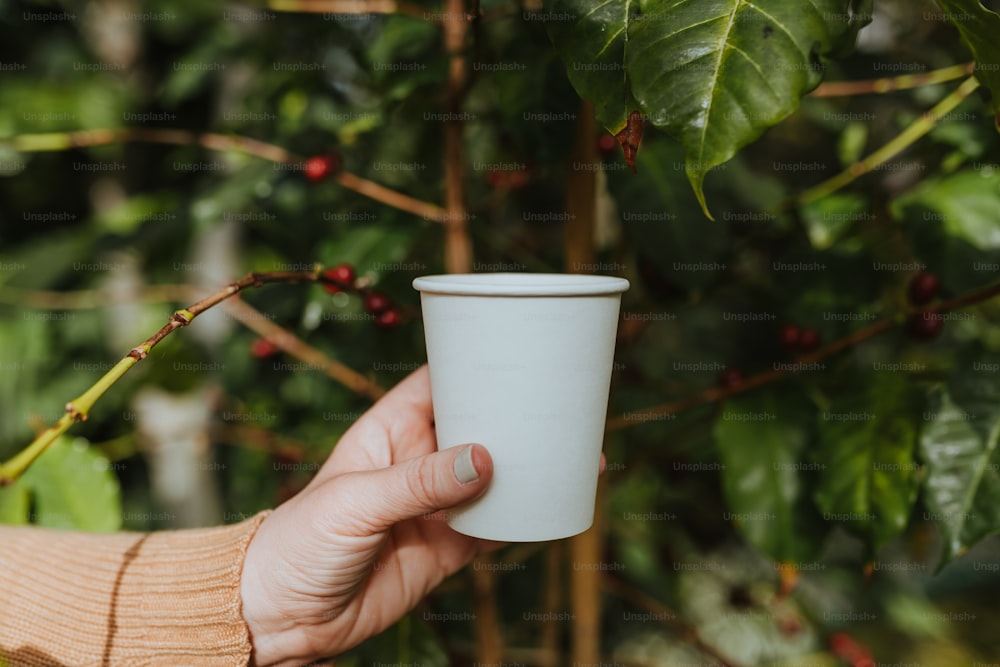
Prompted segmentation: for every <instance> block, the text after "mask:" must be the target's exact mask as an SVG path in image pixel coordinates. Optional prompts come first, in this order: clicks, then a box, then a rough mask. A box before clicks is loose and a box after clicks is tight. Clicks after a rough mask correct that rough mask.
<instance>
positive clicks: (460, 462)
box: [455, 445, 479, 484]
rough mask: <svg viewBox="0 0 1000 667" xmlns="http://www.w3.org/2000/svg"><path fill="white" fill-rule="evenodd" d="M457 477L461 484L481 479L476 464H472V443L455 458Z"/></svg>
mask: <svg viewBox="0 0 1000 667" xmlns="http://www.w3.org/2000/svg"><path fill="white" fill-rule="evenodd" d="M455 477H457V478H458V481H459V483H461V484H468V483H469V482H475V481H476V480H477V479H479V473H478V472H477V471H476V466H474V465H473V464H472V445H469V446H468V447H466V448H465V451H464V452H462V453H461V454H459V455H458V458H456V459H455Z"/></svg>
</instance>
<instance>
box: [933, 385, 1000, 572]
mask: <svg viewBox="0 0 1000 667" xmlns="http://www.w3.org/2000/svg"><path fill="white" fill-rule="evenodd" d="M988 382H989V383H990V384H992V385H993V392H992V394H993V398H994V400H996V399H997V397H998V396H1000V391H997V389H998V388H1000V385H998V383H997V376H996V375H995V374H990V379H989V380H988ZM984 398H985V397H984ZM996 405H997V404H996V403H993V404H992V405H986V404H985V403H984V404H983V405H982V407H985V408H987V409H988V411H989V412H988V413H987V414H978V413H972V412H968V411H967V410H966V409H965V408H962V407H959V406H958V405H956V404H955V403H954V402H953V401H952V399H951V396H950V394H949V393H948V391H947V389H943V388H942V389H941V390H939V391H938V392H936V393H935V395H934V396H933V397H932V403H931V406H930V409H929V411H928V413H927V415H928V418H929V419H930V420H931V421H930V423H929V424H928V425H927V427H926V428H924V431H923V433H922V434H921V437H920V453H921V455H922V457H923V459H924V461H925V462H926V464H927V468H928V471H927V479H926V481H925V483H924V502H925V503H926V505H927V509H928V510H929V516H930V517H931V518H932V519H933V520H934V521H935V522H937V524H938V525H939V526H940V527H941V532H942V533H943V534H944V541H945V556H946V557H948V558H950V557H952V556H956V555H958V554H960V553H962V552H963V551H965V550H966V549H967V548H968V547H970V546H972V545H973V544H975V543H976V542H978V541H979V540H980V539H982V538H983V537H986V536H987V535H990V534H993V533H996V532H997V531H998V530H1000V454H998V452H1000V449H998V448H997V441H998V438H1000V419H998V417H1000V414H998V413H997V409H996V407H995V406H996Z"/></svg>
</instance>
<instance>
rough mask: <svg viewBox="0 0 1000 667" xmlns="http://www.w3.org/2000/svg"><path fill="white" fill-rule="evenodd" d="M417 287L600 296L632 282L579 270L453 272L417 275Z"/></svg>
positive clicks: (451, 291)
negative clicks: (553, 271)
mask: <svg viewBox="0 0 1000 667" xmlns="http://www.w3.org/2000/svg"><path fill="white" fill-rule="evenodd" d="M413 288H414V289H415V290H417V291H419V292H429V293H432V294H456V295H465V296H599V295H603V294H621V293H622V292H624V291H625V290H627V289H628V288H629V282H628V280H626V279H625V278H618V277H616V276H594V275H583V274H575V273H520V272H508V273H449V274H444V275H433V276H421V277H419V278H416V279H414V281H413Z"/></svg>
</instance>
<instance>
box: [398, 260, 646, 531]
mask: <svg viewBox="0 0 1000 667" xmlns="http://www.w3.org/2000/svg"><path fill="white" fill-rule="evenodd" d="M413 287H414V288H416V289H417V290H419V291H420V301H421V307H422V309H423V320H424V328H425V335H426V339H427V359H428V363H429V365H430V376H431V395H432V397H433V403H434V421H435V428H436V430H437V441H438V449H446V448H448V447H455V446H458V445H464V444H468V443H472V442H476V443H480V444H482V445H485V446H486V448H487V449H489V451H490V454H491V455H492V457H493V481H492V483H491V484H490V487H489V489H488V490H487V491H486V493H485V494H484V495H483V496H481V497H480V498H478V499H477V500H474V501H472V502H471V503H468V504H466V505H463V506H461V507H459V508H456V509H454V510H451V512H450V516H449V520H448V523H449V525H450V526H451V527H452V528H453V529H455V530H457V531H458V532H460V533H464V534H466V535H471V536H474V537H481V538H486V539H491V540H500V541H505V542H535V541H541V540H554V539H559V538H563V537H569V536H571V535H576V534H577V533H581V532H583V531H585V530H587V528H589V527H590V525H591V524H592V523H593V521H594V501H595V497H596V494H597V473H598V466H599V464H600V457H601V444H602V442H603V440H604V420H605V416H606V414H607V406H608V390H609V388H610V384H611V369H612V366H613V364H614V351H615V336H616V332H617V329H618V311H619V305H620V302H621V294H622V292H624V291H625V290H627V289H628V287H629V283H628V281H627V280H625V279H624V278H613V277H607V276H583V275H568V274H567V275H564V274H544V273H536V274H532V273H478V274H453V275H441V276H425V277H422V278H417V279H416V280H414V281H413Z"/></svg>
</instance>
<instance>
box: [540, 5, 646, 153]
mask: <svg viewBox="0 0 1000 667" xmlns="http://www.w3.org/2000/svg"><path fill="white" fill-rule="evenodd" d="M544 6H545V9H546V12H548V16H549V17H550V20H548V21H546V22H545V29H546V30H547V31H548V33H549V37H550V38H551V39H552V42H553V43H554V44H555V46H556V50H557V51H558V52H559V56H560V57H561V58H562V60H563V62H564V63H565V65H566V74H567V76H568V77H569V80H570V83H572V84H573V87H574V88H575V89H576V92H577V93H579V95H580V97H582V98H583V99H585V100H590V101H591V102H593V103H594V112H595V115H596V116H597V120H599V121H600V122H601V123H602V124H603V125H604V127H606V128H608V130H609V131H610V132H611V133H612V134H618V132H619V131H621V129H622V128H623V127H625V121H626V120H627V119H628V115H629V112H630V111H632V110H634V109H636V107H637V106H638V105H637V104H636V103H635V100H634V99H633V97H632V92H631V90H630V87H629V83H628V74H627V73H626V61H625V58H626V50H627V47H628V46H629V44H628V40H629V37H630V34H629V33H630V30H631V27H632V25H633V21H634V19H635V16H636V15H637V14H638V12H639V3H638V2H632V0H606V1H605V2H599V3H594V2H593V1H592V0H550V1H548V2H545V5H544Z"/></svg>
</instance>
